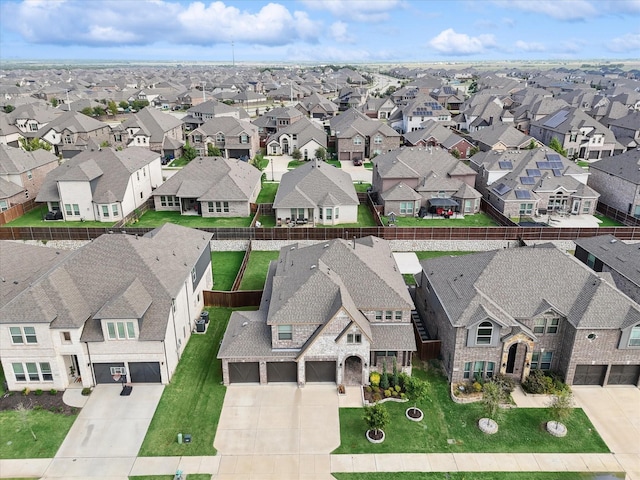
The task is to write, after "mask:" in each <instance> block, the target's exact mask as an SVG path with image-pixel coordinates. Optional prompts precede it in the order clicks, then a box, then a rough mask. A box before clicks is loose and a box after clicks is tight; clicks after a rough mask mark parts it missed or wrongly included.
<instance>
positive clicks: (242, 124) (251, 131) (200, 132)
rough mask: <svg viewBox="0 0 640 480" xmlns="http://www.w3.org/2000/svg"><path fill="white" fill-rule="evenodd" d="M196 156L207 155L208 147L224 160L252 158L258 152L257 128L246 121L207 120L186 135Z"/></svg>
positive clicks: (223, 118) (231, 118) (230, 119)
mask: <svg viewBox="0 0 640 480" xmlns="http://www.w3.org/2000/svg"><path fill="white" fill-rule="evenodd" d="M187 138H188V139H189V143H190V145H191V146H192V147H193V148H195V149H196V150H197V152H198V155H202V156H204V155H207V152H208V148H209V145H211V146H213V147H216V148H218V149H219V150H220V153H221V155H222V156H223V157H225V158H244V159H249V158H253V157H254V156H255V155H256V154H257V153H258V152H259V151H260V137H259V135H258V127H256V126H255V125H253V124H252V123H251V122H249V121H248V120H238V119H236V118H234V117H226V116H225V117H215V118H212V119H210V120H207V121H206V122H205V123H203V124H202V125H200V126H199V127H198V128H196V129H195V130H191V131H190V132H189V134H188V135H187Z"/></svg>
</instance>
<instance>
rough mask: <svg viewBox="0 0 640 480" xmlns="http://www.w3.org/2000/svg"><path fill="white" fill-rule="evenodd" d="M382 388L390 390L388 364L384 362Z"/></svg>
mask: <svg viewBox="0 0 640 480" xmlns="http://www.w3.org/2000/svg"><path fill="white" fill-rule="evenodd" d="M380 388H381V389H383V390H386V389H387V388H389V374H388V373H387V362H382V375H380Z"/></svg>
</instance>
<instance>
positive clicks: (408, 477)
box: [332, 472, 625, 480]
mask: <svg viewBox="0 0 640 480" xmlns="http://www.w3.org/2000/svg"><path fill="white" fill-rule="evenodd" d="M332 475H333V476H334V477H336V479H337V480H389V478H392V479H393V480H444V479H448V480H472V479H473V480H549V479H550V478H552V479H553V480H597V479H598V478H602V477H599V476H598V474H597V473H585V472H553V473H550V472H450V473H443V472H428V473H427V472H399V473H398V472H395V473H393V474H391V476H390V475H389V473H388V472H380V473H379V472H376V473H371V472H368V473H333V474H332ZM600 475H604V474H600ZM606 475H609V476H610V477H607V478H625V474H624V473H620V472H616V473H607V474H606Z"/></svg>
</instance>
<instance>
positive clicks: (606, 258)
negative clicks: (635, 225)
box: [574, 235, 640, 288]
mask: <svg viewBox="0 0 640 480" xmlns="http://www.w3.org/2000/svg"><path fill="white" fill-rule="evenodd" d="M574 243H575V244H576V245H578V246H580V247H582V248H584V249H585V250H586V251H587V252H589V253H591V254H593V255H594V256H595V257H596V258H597V259H599V260H601V261H602V263H604V264H605V265H608V266H609V267H610V268H611V269H612V270H615V271H616V272H618V273H620V275H622V276H624V277H626V278H627V279H628V280H630V281H631V282H633V283H634V284H635V285H637V286H638V287H639V288H640V244H627V243H625V242H622V241H620V240H618V239H616V237H614V236H613V235H599V236H597V237H584V238H578V239H576V240H574Z"/></svg>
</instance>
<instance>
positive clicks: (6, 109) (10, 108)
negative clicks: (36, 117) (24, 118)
mask: <svg viewBox="0 0 640 480" xmlns="http://www.w3.org/2000/svg"><path fill="white" fill-rule="evenodd" d="M15 109H16V107H14V106H13V105H5V106H4V113H11V112H13V111H14V110H15Z"/></svg>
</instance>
